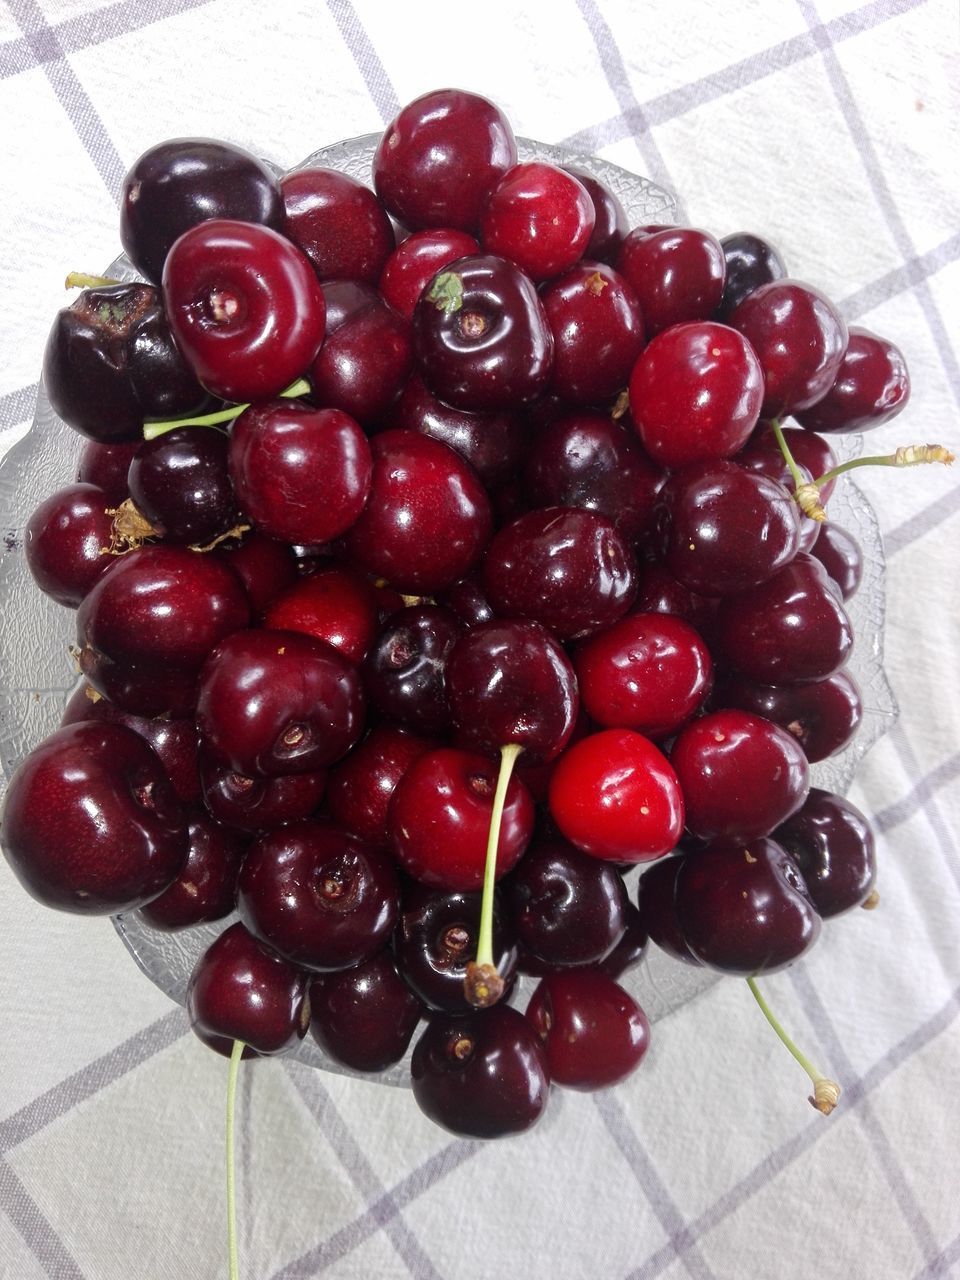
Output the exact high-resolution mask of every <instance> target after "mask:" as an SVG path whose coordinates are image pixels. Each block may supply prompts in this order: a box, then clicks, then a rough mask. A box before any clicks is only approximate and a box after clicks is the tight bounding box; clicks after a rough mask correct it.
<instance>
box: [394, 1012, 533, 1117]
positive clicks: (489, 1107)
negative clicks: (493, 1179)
mask: <svg viewBox="0 0 960 1280" xmlns="http://www.w3.org/2000/svg"><path fill="white" fill-rule="evenodd" d="M411 1071H412V1077H413V1096H414V1098H415V1099H416V1102H417V1105H418V1106H419V1108H420V1110H421V1111H422V1112H423V1113H424V1114H425V1115H427V1116H429V1118H430V1119H431V1120H433V1121H434V1122H435V1123H436V1124H439V1125H440V1126H441V1127H442V1128H444V1129H448V1130H450V1132H451V1133H456V1134H459V1135H460V1136H462V1137H468V1138H500V1137H503V1136H505V1135H506V1134H509V1133H522V1132H523V1131H524V1130H526V1129H529V1128H530V1127H531V1126H532V1125H534V1124H536V1122H537V1120H539V1119H540V1116H541V1115H542V1114H543V1110H544V1108H545V1107H546V1105H547V1099H548V1097H549V1096H550V1082H549V1076H548V1074H547V1066H546V1055H545V1054H544V1051H543V1049H542V1048H541V1046H540V1042H539V1040H538V1039H537V1036H536V1034H535V1033H534V1031H533V1029H532V1028H531V1027H530V1025H529V1023H528V1022H527V1021H526V1019H525V1018H524V1017H523V1014H521V1013H518V1012H517V1010H516V1009H511V1008H510V1006H509V1005H502V1004H498V1005H494V1007H493V1008H492V1009H478V1010H476V1011H475V1012H473V1013H469V1014H464V1015H461V1016H457V1015H453V1014H448V1015H446V1016H437V1017H435V1018H432V1019H431V1020H430V1022H429V1023H428V1025H427V1029H426V1031H424V1033H423V1035H422V1036H421V1037H420V1039H419V1040H418V1041H417V1044H416V1046H415V1047H414V1050H413V1062H412V1064H411Z"/></svg>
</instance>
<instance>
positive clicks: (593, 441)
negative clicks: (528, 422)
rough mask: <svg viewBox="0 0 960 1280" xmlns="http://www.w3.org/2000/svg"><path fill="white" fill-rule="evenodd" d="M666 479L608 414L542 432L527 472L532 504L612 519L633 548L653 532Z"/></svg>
mask: <svg viewBox="0 0 960 1280" xmlns="http://www.w3.org/2000/svg"><path fill="white" fill-rule="evenodd" d="M663 480H664V475H663V472H662V471H661V470H660V468H659V467H658V466H655V465H654V464H653V463H652V462H651V461H650V459H649V458H648V457H647V455H646V454H645V453H644V451H643V450H642V449H641V448H640V446H639V445H638V443H637V441H636V438H635V437H634V436H633V435H631V434H628V432H627V431H626V430H625V428H624V427H623V426H622V425H621V424H620V423H618V422H615V421H614V420H613V419H612V418H610V417H609V416H607V415H606V414H600V413H590V412H586V411H583V412H580V413H571V414H564V415H561V416H560V417H558V418H556V419H555V420H554V421H553V422H550V423H548V424H547V425H546V426H544V427H542V428H541V429H540V431H539V432H538V433H537V435H536V437H535V438H534V441H533V445H532V447H531V449H530V453H529V455H528V457H527V461H526V466H525V468H524V488H525V491H526V493H527V496H528V498H529V501H530V503H531V505H534V506H538V507H585V508H586V509H587V510H588V511H598V512H599V513H600V514H601V515H604V516H608V517H609V518H610V519H611V520H612V521H613V523H614V524H615V525H616V527H617V529H618V530H619V532H620V533H621V534H622V535H623V537H624V538H625V539H626V540H627V541H628V542H630V543H634V542H636V541H637V540H638V539H640V538H642V537H643V536H644V535H645V534H646V532H647V530H648V529H649V527H650V524H651V521H652V517H653V504H654V499H655V498H656V496H657V492H658V490H659V488H660V486H661V485H662V483H663Z"/></svg>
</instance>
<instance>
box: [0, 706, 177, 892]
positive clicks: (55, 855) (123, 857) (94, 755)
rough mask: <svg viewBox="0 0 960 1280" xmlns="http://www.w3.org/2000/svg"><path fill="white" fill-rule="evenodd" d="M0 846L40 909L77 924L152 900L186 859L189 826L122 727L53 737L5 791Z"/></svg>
mask: <svg viewBox="0 0 960 1280" xmlns="http://www.w3.org/2000/svg"><path fill="white" fill-rule="evenodd" d="M0 844H2V847H3V853H4V855H5V857H6V859H7V862H8V863H9V864H10V867H11V870H12V871H13V873H14V875H15V876H16V877H17V879H18V880H19V881H20V883H21V884H22V885H23V887H24V888H25V889H26V890H27V892H28V893H29V894H30V895H31V896H32V897H34V898H36V899H37V901H38V902H42V903H43V904H44V905H45V906H48V907H57V908H58V909H60V910H61V911H72V912H76V913H78V914H81V915H112V914H114V913H115V912H118V911H130V910H132V909H134V908H135V907H140V906H143V905H144V903H146V902H149V901H150V899H151V898H156V897H157V896H158V895H159V894H161V893H162V892H163V891H164V889H166V888H167V886H168V885H170V884H171V883H172V881H173V880H174V879H175V878H176V876H177V875H178V874H179V873H180V870H181V868H182V867H183V864H184V861H185V859H186V856H187V822H186V816H185V814H184V811H183V809H182V807H181V805H180V802H179V801H178V800H177V798H176V796H175V794H174V791H173V788H172V786H171V785H170V782H169V780H168V779H167V775H166V773H165V772H164V768H163V765H162V764H161V763H160V761H159V759H158V758H157V756H156V754H155V753H154V751H153V750H152V748H151V747H150V746H148V744H147V743H146V742H144V740H143V739H142V738H141V737H140V736H139V735H138V734H136V733H134V732H133V730H132V729H127V728H124V727H123V726H122V725H116V724H103V723H96V722H92V721H86V722H83V723H81V724H72V725H67V726H66V727H64V728H62V729H58V730H57V731H56V732H55V733H52V734H51V735H50V736H49V737H48V738H45V739H44V740H43V742H41V743H40V745H39V746H37V747H35V748H34V749H33V751H31V752H30V754H29V755H28V756H27V757H26V758H25V759H24V760H23V762H22V763H21V764H20V766H19V767H18V768H17V770H16V772H15V773H14V775H13V777H12V778H11V779H10V784H9V786H8V788H7V795H6V803H5V806H4V810H3V823H2V827H0Z"/></svg>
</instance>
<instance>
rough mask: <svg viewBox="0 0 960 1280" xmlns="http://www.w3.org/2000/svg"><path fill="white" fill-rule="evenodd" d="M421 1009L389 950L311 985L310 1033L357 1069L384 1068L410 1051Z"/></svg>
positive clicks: (326, 1049)
mask: <svg viewBox="0 0 960 1280" xmlns="http://www.w3.org/2000/svg"><path fill="white" fill-rule="evenodd" d="M421 1012H422V1009H421V1005H420V1001H419V1000H418V999H417V998H416V996H415V995H413V993H412V992H411V991H410V989H409V988H408V987H407V986H406V984H405V983H404V981H403V979H402V978H401V977H400V975H399V973H398V972H397V966H396V963H395V962H394V960H393V958H392V956H391V955H390V953H389V951H380V952H378V954H377V955H375V956H372V957H371V958H370V959H369V960H365V961H364V962H363V964H360V965H357V966H355V967H354V968H352V969H342V970H341V971H340V972H339V973H326V974H322V975H320V976H319V977H316V978H314V979H313V981H312V982H311V983H310V1034H311V1035H312V1036H313V1038H314V1040H316V1042H317V1044H318V1045H319V1046H320V1048H321V1049H322V1050H323V1051H324V1053H326V1054H327V1055H328V1056H329V1057H331V1058H332V1059H333V1060H334V1062H339V1063H341V1064H342V1065H343V1066H345V1067H352V1068H353V1069H354V1071H383V1070H384V1068H386V1067H389V1066H391V1065H392V1064H393V1063H394V1062H399V1061H400V1059H401V1058H402V1057H403V1055H404V1054H405V1053H406V1051H407V1046H408V1045H409V1043H410V1040H411V1039H412V1037H413V1033H414V1031H415V1030H416V1027H417V1023H418V1022H419V1021H420V1015H421Z"/></svg>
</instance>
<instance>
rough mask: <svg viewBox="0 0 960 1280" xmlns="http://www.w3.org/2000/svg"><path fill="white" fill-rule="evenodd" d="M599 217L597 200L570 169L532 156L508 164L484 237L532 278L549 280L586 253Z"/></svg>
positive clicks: (488, 208)
mask: <svg viewBox="0 0 960 1280" xmlns="http://www.w3.org/2000/svg"><path fill="white" fill-rule="evenodd" d="M595 220H596V212H595V210H594V207H593V201H592V200H591V199H590V196H589V194H588V193H587V190H586V188H585V187H583V186H582V185H581V183H580V182H578V181H577V179H576V178H575V177H574V176H573V175H572V174H571V173H568V172H567V171H566V170H565V169H560V168H558V167H557V166H556V165H552V164H545V163H544V162H543V161H540V160H531V161H526V162H524V163H522V164H517V165H514V166H513V168H512V169H508V170H507V172H506V173H505V174H504V175H503V176H502V177H501V178H500V180H499V181H498V182H497V184H496V185H495V186H494V187H493V188H491V190H490V193H489V195H488V196H487V198H486V201H485V202H484V206H483V213H482V215H481V219H480V243H481V245H482V246H483V248H484V250H485V251H486V252H487V253H495V254H497V256H498V257H501V258H506V259H507V260H508V261H509V262H513V263H515V265H516V266H518V267H519V268H520V270H521V271H522V272H524V274H525V275H527V276H529V277H530V279H531V280H549V279H550V278H551V276H557V275H560V274H561V272H564V271H568V270H569V269H570V267H572V266H573V265H574V263H575V262H577V261H578V260H579V259H580V258H581V257H582V256H583V253H584V251H585V249H586V247H587V245H588V244H589V243H590V237H591V236H592V235H593V227H594V222H595Z"/></svg>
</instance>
